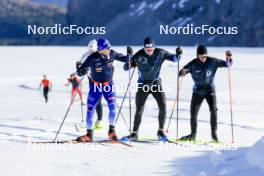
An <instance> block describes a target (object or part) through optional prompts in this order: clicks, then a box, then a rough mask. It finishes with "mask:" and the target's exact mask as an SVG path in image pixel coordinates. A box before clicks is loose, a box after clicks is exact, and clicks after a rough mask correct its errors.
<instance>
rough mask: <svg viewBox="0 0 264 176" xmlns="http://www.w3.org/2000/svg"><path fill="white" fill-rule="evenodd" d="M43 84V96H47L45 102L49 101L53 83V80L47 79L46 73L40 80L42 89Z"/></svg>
mask: <svg viewBox="0 0 264 176" xmlns="http://www.w3.org/2000/svg"><path fill="white" fill-rule="evenodd" d="M42 85H43V96H44V98H45V102H46V103H48V100H49V96H48V94H49V91H51V88H52V84H51V82H50V81H49V80H48V79H47V76H46V75H44V76H43V79H42V80H41V82H40V85H39V89H41V86H42Z"/></svg>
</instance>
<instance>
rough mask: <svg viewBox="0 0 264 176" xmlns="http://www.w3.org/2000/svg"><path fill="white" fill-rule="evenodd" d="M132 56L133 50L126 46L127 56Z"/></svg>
mask: <svg viewBox="0 0 264 176" xmlns="http://www.w3.org/2000/svg"><path fill="white" fill-rule="evenodd" d="M132 54H133V48H132V47H130V46H127V55H130V56H131V55H132Z"/></svg>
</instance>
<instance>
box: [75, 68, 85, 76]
mask: <svg viewBox="0 0 264 176" xmlns="http://www.w3.org/2000/svg"><path fill="white" fill-rule="evenodd" d="M76 73H77V75H78V76H83V75H85V74H86V73H87V71H86V70H85V69H80V68H79V69H77V72H76Z"/></svg>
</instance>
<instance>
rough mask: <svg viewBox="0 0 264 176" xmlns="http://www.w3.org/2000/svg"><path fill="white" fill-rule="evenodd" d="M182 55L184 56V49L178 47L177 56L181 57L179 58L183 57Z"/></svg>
mask: <svg viewBox="0 0 264 176" xmlns="http://www.w3.org/2000/svg"><path fill="white" fill-rule="evenodd" d="M181 55H182V49H181V48H180V47H179V46H178V47H177V48H176V56H177V57H179V56H181Z"/></svg>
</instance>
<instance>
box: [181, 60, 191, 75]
mask: <svg viewBox="0 0 264 176" xmlns="http://www.w3.org/2000/svg"><path fill="white" fill-rule="evenodd" d="M191 63H192V62H189V63H188V64H187V65H185V66H184V67H183V68H182V69H181V70H180V71H179V77H181V76H185V75H186V74H188V73H191Z"/></svg>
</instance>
